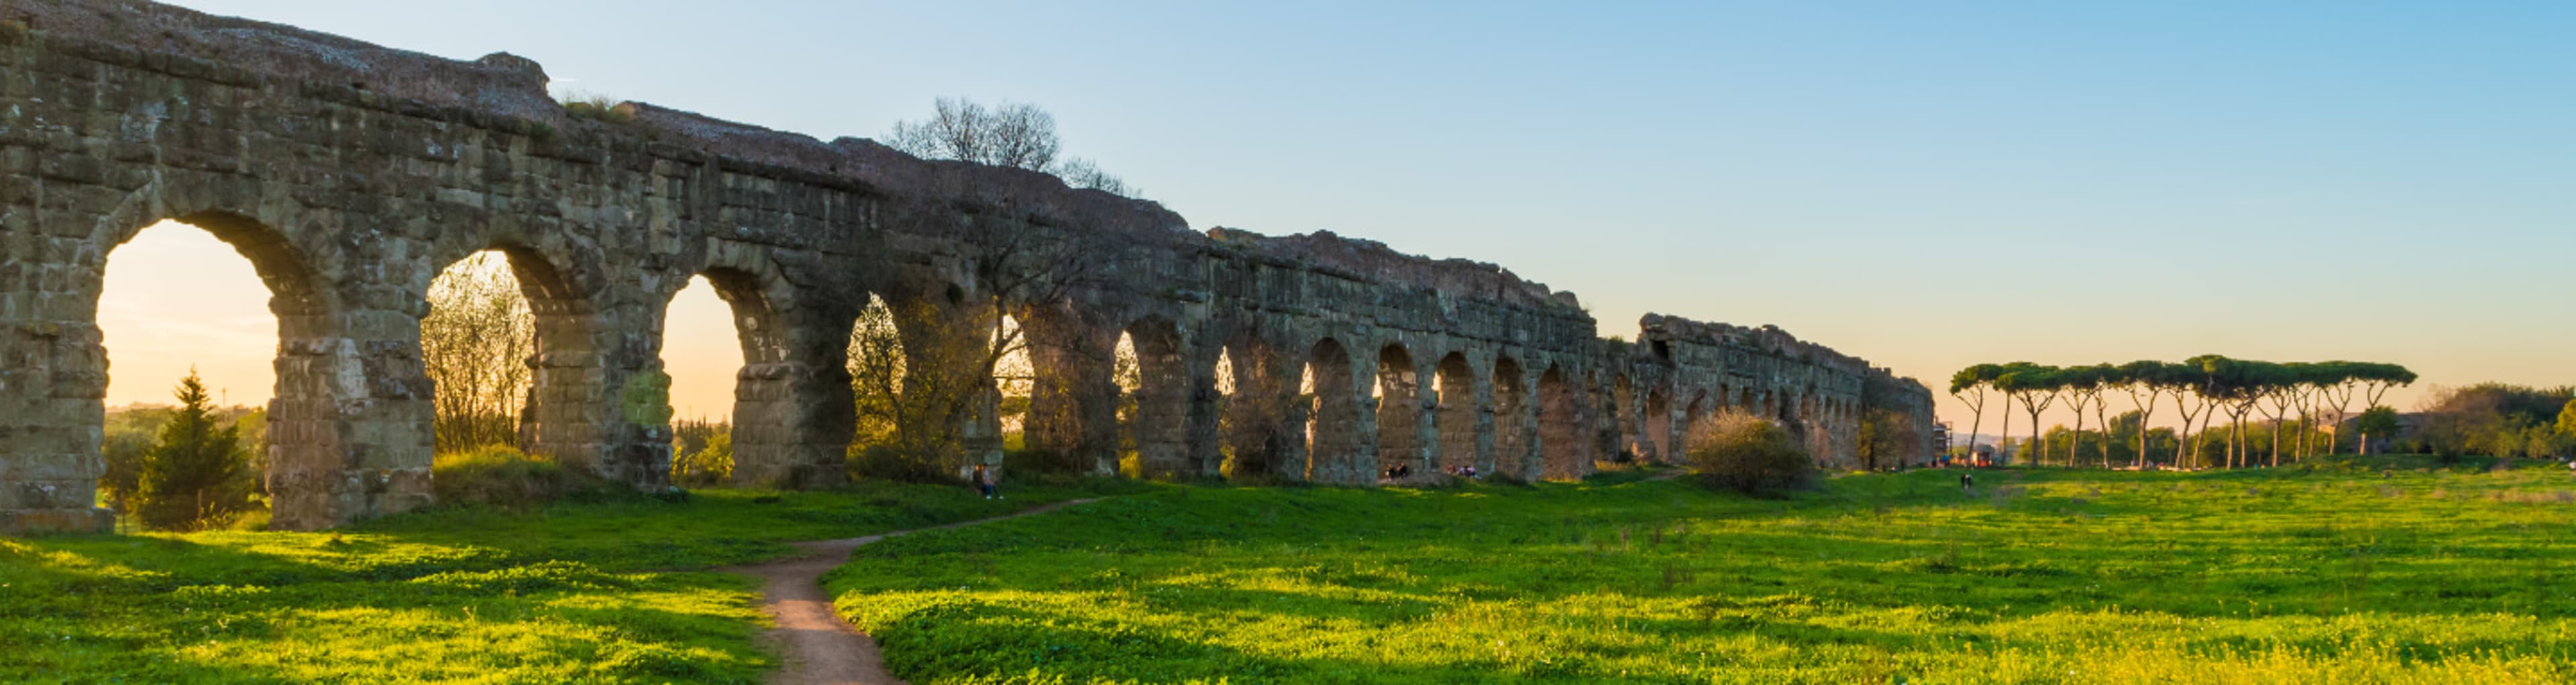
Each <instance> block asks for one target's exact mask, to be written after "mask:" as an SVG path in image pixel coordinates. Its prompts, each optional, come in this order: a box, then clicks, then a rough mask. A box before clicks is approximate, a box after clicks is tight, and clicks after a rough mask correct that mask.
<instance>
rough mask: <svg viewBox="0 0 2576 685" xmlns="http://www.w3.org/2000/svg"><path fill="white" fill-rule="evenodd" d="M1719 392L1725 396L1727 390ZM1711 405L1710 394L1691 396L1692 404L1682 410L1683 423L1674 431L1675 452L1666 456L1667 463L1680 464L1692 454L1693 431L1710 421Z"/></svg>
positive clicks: (1693, 394)
mask: <svg viewBox="0 0 2576 685" xmlns="http://www.w3.org/2000/svg"><path fill="white" fill-rule="evenodd" d="M1718 392H1719V393H1720V394H1723V393H1724V392H1725V390H1723V389H1721V390H1719V391H1718ZM1710 404H1711V400H1710V399H1709V393H1707V392H1706V391H1701V392H1695V393H1692V394H1691V399H1690V404H1688V405H1685V407H1684V408H1683V410H1682V423H1681V425H1680V426H1678V427H1677V430H1675V431H1674V437H1673V451H1672V453H1671V454H1668V455H1665V456H1664V460H1665V461H1668V462H1679V461H1682V459H1683V457H1684V456H1685V455H1688V454H1689V453H1690V448H1691V445H1690V437H1691V430H1692V429H1693V428H1696V427H1698V426H1699V424H1700V422H1702V421H1706V420H1708V413H1709V405H1710Z"/></svg>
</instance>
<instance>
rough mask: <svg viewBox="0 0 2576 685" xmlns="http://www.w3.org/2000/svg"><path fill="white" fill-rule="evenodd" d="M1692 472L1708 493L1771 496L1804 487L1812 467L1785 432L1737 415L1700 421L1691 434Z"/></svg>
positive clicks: (1795, 440) (1774, 425) (1758, 419)
mask: <svg viewBox="0 0 2576 685" xmlns="http://www.w3.org/2000/svg"><path fill="white" fill-rule="evenodd" d="M1685 444H1687V445H1689V446H1690V447H1689V449H1688V450H1687V452H1686V454H1687V456H1688V457H1689V459H1690V465H1691V470H1693V471H1695V472H1697V473H1698V474H1699V476H1700V480H1701V481H1702V482H1704V483H1706V484H1707V485H1708V486H1709V487H1712V488H1725V489H1730V490H1736V491H1740V492H1744V493H1746V494H1754V495H1774V494H1778V493H1779V492H1781V491H1784V490H1788V489H1791V488H1796V487H1800V486H1803V485H1806V484H1807V483H1808V482H1809V480H1811V479H1812V478H1813V477H1814V474H1815V461H1814V460H1813V459H1812V458H1810V457H1808V456H1807V449H1806V447H1805V446H1803V445H1801V444H1799V442H1798V437H1797V436H1796V435H1792V434H1790V432H1789V429H1788V428H1787V427H1784V426H1781V425H1780V424H1779V423H1777V422H1773V421H1771V420H1768V419H1764V418H1761V417H1757V416H1754V415H1752V414H1746V413H1743V412H1738V411H1728V412H1725V413H1721V414H1718V415H1716V416H1711V417H1708V418H1706V419H1701V420H1700V422H1699V423H1697V424H1695V425H1692V426H1691V429H1690V437H1689V441H1688V442H1687V443H1685Z"/></svg>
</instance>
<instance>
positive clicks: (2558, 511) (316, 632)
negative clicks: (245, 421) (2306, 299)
mask: <svg viewBox="0 0 2576 685" xmlns="http://www.w3.org/2000/svg"><path fill="white" fill-rule="evenodd" d="M1979 477H1980V479H1981V482H1980V486H1979V488H1978V489H1977V490H1976V491H1974V492H1963V491H1961V490H1960V489H1959V488H1958V487H1957V485H1956V481H1955V478H1956V472H1939V471H1933V472H1917V473H1912V474H1903V475H1892V476H1891V475H1865V476H1849V477H1843V478H1836V479H1832V480H1830V481H1829V482H1827V483H1826V484H1825V485H1824V486H1823V487H1822V488H1820V489H1819V490H1816V491H1813V492H1807V493H1802V494H1799V495H1797V496H1795V497H1792V498H1790V499H1785V500H1759V499H1748V498H1743V497H1737V496H1731V495H1719V494H1711V493H1707V492H1704V491H1701V490H1699V489H1697V488H1695V487H1692V486H1691V485H1690V484H1688V483H1686V482H1681V481H1648V480H1642V479H1640V477H1639V474H1635V473H1619V474H1610V475H1607V476H1603V477H1599V478H1595V479H1594V480H1593V481H1591V482H1587V483H1582V484H1542V485H1537V486H1531V487H1514V486H1493V485H1478V486H1467V487H1460V488H1455V489H1446V490H1401V489H1389V490H1350V489H1337V488H1293V487H1291V488H1248V487H1247V488H1230V487H1174V486H1145V485H1136V484H1132V483H1117V482H1092V483H1085V484H1079V485H1072V486H1066V487H1061V488H1052V489H1050V488H1027V487H1022V488H1015V489H1014V490H1013V492H1012V494H1013V496H1012V498H1011V499H1009V500H1005V501H998V502H996V501H987V500H982V499H979V498H976V497H974V496H972V495H971V494H968V493H966V492H965V491H963V490H960V489H957V488H940V487H931V486H895V485H868V486H860V487H856V488H852V489H849V490H843V491H833V492H817V493H785V494H775V493H763V492H747V491H721V490H720V491H705V492H700V493H698V496H697V497H696V498H694V499H692V500H691V501H688V502H684V503H666V502H660V501H656V500H652V499H647V498H640V497H634V498H618V499H612V500H609V501H601V502H591V503H581V504H562V505H557V506H554V507H552V508H550V509H547V510H544V511H542V512H536V513H509V512H502V511H496V510H490V509H448V510H441V511H433V512H425V513H419V514H412V515H404V516H396V517H389V518H385V519H379V520H376V521H371V522H367V523H364V524H360V525H358V526H355V527H352V528H350V529H347V530H343V531H340V532H337V533H245V532H218V533H200V534H189V535H165V534H152V535H137V536H71V537H45V538H19V539H0V655H5V656H6V658H0V682H118V681H122V682H314V681H324V682H330V681H340V682H562V681H571V682H752V681H757V680H758V679H759V678H760V677H761V676H762V675H763V674H764V673H765V672H767V671H768V670H769V669H771V668H772V667H773V666H774V662H775V658H774V657H773V656H772V655H769V654H766V653H764V652H763V651H761V649H760V647H758V646H757V643H756V642H755V635H756V633H757V631H758V630H759V629H760V628H761V619H760V617H759V616H758V615H757V613H756V612H755V611H754V610H753V609H752V608H751V602H752V599H753V593H752V591H751V588H750V587H749V586H748V585H747V583H746V582H745V581H743V580H740V579H738V578H735V577H733V576H729V575H724V574H720V573H712V572H708V571H707V570H706V569H709V568H712V567H716V566H722V565H728V564H736V563H744V562H750V561H756V560H760V559H766V558H771V557H774V556H776V555H778V554H780V553H783V552H784V551H785V549H786V548H785V547H784V545H783V543H784V542H785V541H790V540H802V539H819V538H830V537H844V536H852V535H862V534H867V533H873V532H879V531H885V530H895V529H904V528H914V527H920V526H926V525H932V524H937V523H943V522H950V521H960V520H968V519H974V518H981V517H986V516H992V515H996V514H1001V513H1007V512H1008V511H1012V510H1016V509H1019V508H1024V507H1027V506H1032V505H1036V504H1042V503H1045V502H1049V501H1059V500H1063V499H1068V498H1073V497H1082V496H1098V495H1103V494H1107V495H1115V496H1114V497H1112V498H1111V499H1108V500H1105V501H1102V502H1097V503H1092V504H1087V505H1082V506H1078V507H1075V508H1072V509H1068V510H1065V511H1062V512H1058V513H1054V514H1049V515H1045V516H1039V517H1033V518H1026V519H1017V520H1012V521H1007V522H1001V523H995V524H991V525H987V526H982V527H976V528H968V529H962V530H955V531H942V532H935V533H925V534H922V535H917V536H911V537H904V538H897V539H894V540H890V541H887V542H884V543H880V544H878V545H872V546H869V547H863V548H860V551H859V554H858V555H857V557H856V558H855V559H854V560H853V562H852V563H851V564H850V565H848V566H845V567H843V568H842V569H841V570H839V571H836V572H835V573H834V574H833V575H832V576H831V577H830V578H829V579H828V580H829V584H830V585H831V586H832V587H833V589H834V590H835V592H836V593H837V594H838V595H839V597H840V606H841V610H842V613H843V614H844V615H845V616H848V617H849V618H851V619H852V620H853V621H854V622H856V623H858V624H859V625H860V626H861V627H863V628H866V629H868V630H870V631H872V632H875V633H877V634H878V635H879V637H880V638H881V639H882V640H883V641H884V643H885V645H886V649H887V656H888V659H889V662H890V664H891V665H892V666H893V667H894V668H895V669H896V672H897V674H898V675H902V676H904V677H907V678H910V679H912V680H913V681H914V682H916V683H923V684H924V685H928V684H930V683H990V682H1037V683H1053V682H1068V683H1072V682H1139V683H1142V682H1219V681H1223V682H1232V683H1270V682H1276V683H1303V682H1327V683H1330V682H1353V683H1357V682H1439V683H1471V682H1491V681H1509V680H1528V681H1551V682H1569V683H1570V682H1796V681H1805V682H1836V683H1840V682H2188V683H2200V682H2372V683H2375V682H2477V683H2480V684H2481V685H2488V684H2492V683H2517V682H2568V681H2571V680H2576V621H2571V620H2569V619H2568V618H2566V616H2568V615H2569V614H2570V613H2571V610H2576V587H2571V586H2570V585H2569V583H2570V581H2571V580H2576V579H2571V578H2570V577H2569V575H2570V573H2571V569H2576V564H2571V558H2572V557H2576V530H2572V529H2571V528H2570V525H2569V524H2570V523H2571V522H2576V521H2571V512H2576V479H2571V478H2570V476H2569V475H2567V473H2566V472H2564V471H2563V470H2558V469H2541V468H2525V469H2516V470H2506V471H2498V472H2482V471H2480V470H2478V469H2474V468H2468V469H2461V470H2456V471H2446V470H2439V469H2438V468H2435V467H2433V466H2432V465H2430V464H2424V463H2409V464H2402V465H2401V467H2400V468H2399V469H2398V470H2396V471H2394V472H2393V473H2391V474H2390V475H2389V476H2387V477H2383V476H2382V472H2381V471H2380V470H2378V468H2377V467H2376V466H2373V467H2370V468H2346V467H2332V466H2329V467H2315V468H2311V467H2300V468H2290V469H2279V470H2272V471H2263V472H2238V473H2210V474H2171V473H2147V474H2139V473H2100V472H2060V471H2049V470H2021V471H1989V472H1980V473H1979ZM773 496H774V497H775V499H772V497H773Z"/></svg>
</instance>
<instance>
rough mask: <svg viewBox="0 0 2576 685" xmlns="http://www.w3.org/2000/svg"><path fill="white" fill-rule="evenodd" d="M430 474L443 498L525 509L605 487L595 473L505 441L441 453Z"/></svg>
mask: <svg viewBox="0 0 2576 685" xmlns="http://www.w3.org/2000/svg"><path fill="white" fill-rule="evenodd" d="M429 478H430V489H431V490H432V491H434V492H436V493H438V501H440V502H443V503H448V504H464V503H469V502H471V503H475V504H483V505H489V506H495V507H501V508H504V509H519V510H524V509H529V508H533V507H536V506H540V505H543V504H546V503H549V502H553V501H555V500H560V499H564V498H567V497H573V496H577V495H587V494H595V493H598V492H599V491H600V490H601V483H600V480H599V479H598V478H597V477H595V476H592V475H590V474H588V473H584V472H581V471H580V470H578V469H572V468H566V467H565V466H564V465H562V464H558V463H555V461H554V460H552V459H547V458H544V457H533V456H529V455H528V454H527V453H525V452H521V451H519V450H518V449H516V448H512V447H506V446H502V445H487V446H484V447H479V448H475V449H472V450H468V451H464V452H450V453H447V454H441V455H438V456H437V457H436V458H434V459H432V460H431V462H430V466H429Z"/></svg>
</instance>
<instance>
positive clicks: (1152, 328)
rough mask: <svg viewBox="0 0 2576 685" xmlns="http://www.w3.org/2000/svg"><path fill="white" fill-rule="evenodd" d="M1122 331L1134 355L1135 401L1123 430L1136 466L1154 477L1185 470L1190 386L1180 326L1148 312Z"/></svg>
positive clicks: (1187, 465)
mask: <svg viewBox="0 0 2576 685" xmlns="http://www.w3.org/2000/svg"><path fill="white" fill-rule="evenodd" d="M1125 336H1126V338H1127V339H1128V340H1129V341H1130V342H1131V343H1132V344H1133V347H1134V354H1135V355H1136V360H1135V364H1136V382H1137V387H1136V390H1135V391H1134V394H1135V400H1136V402H1135V409H1134V413H1133V414H1132V415H1131V416H1129V417H1128V419H1127V420H1128V424H1129V425H1128V429H1127V432H1128V434H1129V435H1131V436H1133V438H1134V440H1135V449H1136V459H1137V466H1138V468H1139V469H1140V470H1141V471H1142V472H1143V473H1146V474H1149V475H1154V476H1172V475H1177V474H1182V473H1187V472H1189V471H1191V470H1192V469H1190V468H1189V461H1190V459H1189V416H1190V407H1189V398H1190V386H1189V366H1188V364H1187V359H1186V358H1185V357H1184V356H1183V350H1184V348H1183V343H1182V340H1181V331H1180V327H1179V326H1178V325H1177V324H1174V323H1172V321H1171V320H1169V319H1164V318H1162V317H1153V316H1149V317H1146V318H1143V319H1138V320H1136V321H1135V322H1134V323H1130V324H1128V325H1127V327H1126V329H1125Z"/></svg>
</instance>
